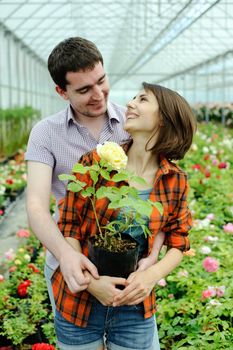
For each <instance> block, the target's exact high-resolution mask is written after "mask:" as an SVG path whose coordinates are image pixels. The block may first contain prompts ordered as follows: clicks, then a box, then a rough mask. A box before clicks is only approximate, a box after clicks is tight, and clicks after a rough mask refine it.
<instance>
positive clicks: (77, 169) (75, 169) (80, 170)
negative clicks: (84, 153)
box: [72, 163, 89, 174]
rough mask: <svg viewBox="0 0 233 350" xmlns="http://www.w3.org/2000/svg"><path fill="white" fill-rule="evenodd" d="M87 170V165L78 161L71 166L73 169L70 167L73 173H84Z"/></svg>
mask: <svg viewBox="0 0 233 350" xmlns="http://www.w3.org/2000/svg"><path fill="white" fill-rule="evenodd" d="M88 170H89V167H88V166H85V167H84V166H83V165H82V164H80V163H76V164H75V165H74V166H73V169H72V172H73V173H80V174H86V172H87V171H88Z"/></svg>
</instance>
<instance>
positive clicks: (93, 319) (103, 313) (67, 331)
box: [45, 266, 160, 350]
mask: <svg viewBox="0 0 233 350" xmlns="http://www.w3.org/2000/svg"><path fill="white" fill-rule="evenodd" d="M52 274H53V270H52V269H50V268H49V267H48V266H45V277H46V280H47V286H48V290H49V296H50V298H51V299H52V300H51V304H52V308H53V312H54V314H55V329H56V333H57V338H58V347H59V349H60V350H96V349H98V347H99V346H101V344H103V342H104V341H103V339H106V345H107V349H109V350H160V346H159V339H158V332H157V326H156V321H155V317H154V316H152V317H150V318H148V319H144V315H143V305H142V304H140V305H134V306H127V305H125V306H121V307H107V306H103V305H102V304H101V303H99V302H98V301H97V300H95V301H94V303H93V306H92V310H91V314H90V317H89V320H88V326H87V327H85V328H83V327H78V326H75V325H74V324H73V323H70V322H68V321H66V320H65V319H64V318H63V317H62V316H61V315H60V314H59V312H57V311H56V312H55V303H54V298H53V293H52V286H51V276H52Z"/></svg>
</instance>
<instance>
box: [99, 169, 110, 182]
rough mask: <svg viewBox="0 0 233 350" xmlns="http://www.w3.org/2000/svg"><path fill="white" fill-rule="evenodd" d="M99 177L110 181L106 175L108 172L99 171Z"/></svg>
mask: <svg viewBox="0 0 233 350" xmlns="http://www.w3.org/2000/svg"><path fill="white" fill-rule="evenodd" d="M100 175H101V176H102V177H103V178H104V179H106V180H110V175H109V173H108V171H106V170H104V169H100Z"/></svg>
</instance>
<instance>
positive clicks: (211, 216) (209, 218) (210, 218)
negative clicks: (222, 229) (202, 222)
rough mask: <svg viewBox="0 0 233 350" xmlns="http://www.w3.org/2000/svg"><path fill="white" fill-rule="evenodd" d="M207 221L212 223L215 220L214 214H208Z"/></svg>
mask: <svg viewBox="0 0 233 350" xmlns="http://www.w3.org/2000/svg"><path fill="white" fill-rule="evenodd" d="M206 219H208V220H210V221H212V220H214V214H212V213H210V214H208V215H207V216H206Z"/></svg>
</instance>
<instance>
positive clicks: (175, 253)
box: [113, 248, 183, 306]
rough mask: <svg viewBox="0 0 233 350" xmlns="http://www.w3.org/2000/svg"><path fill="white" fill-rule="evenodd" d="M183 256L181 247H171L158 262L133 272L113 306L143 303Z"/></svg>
mask: <svg viewBox="0 0 233 350" xmlns="http://www.w3.org/2000/svg"><path fill="white" fill-rule="evenodd" d="M182 258H183V254H182V252H181V251H180V250H179V249H176V248H171V249H170V250H169V251H168V252H167V253H166V255H165V256H164V257H163V258H162V259H161V260H160V261H159V262H158V263H157V264H154V265H152V266H150V267H149V268H148V269H147V270H145V271H136V272H133V273H132V274H131V275H130V276H129V278H128V279H127V287H126V288H125V289H124V290H123V291H121V292H120V293H118V294H117V295H116V296H115V298H114V303H113V306H121V305H136V304H139V303H141V302H142V301H143V300H144V299H145V298H146V297H147V296H149V295H150V293H151V291H152V289H153V288H154V286H155V284H156V283H157V282H158V281H159V280H160V279H161V278H164V277H166V276H167V275H168V274H169V273H171V272H172V271H173V270H174V269H175V268H176V267H177V266H178V265H179V264H180V262H181V260H182Z"/></svg>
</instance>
